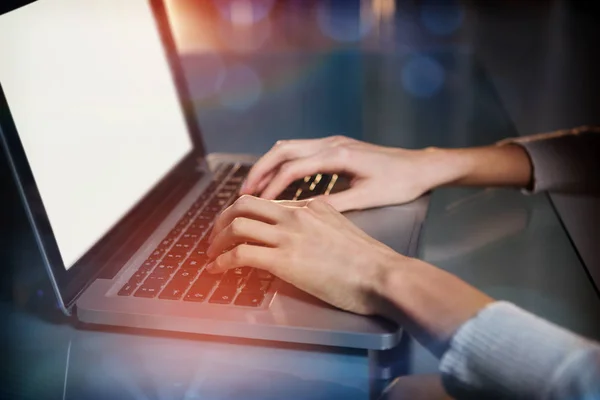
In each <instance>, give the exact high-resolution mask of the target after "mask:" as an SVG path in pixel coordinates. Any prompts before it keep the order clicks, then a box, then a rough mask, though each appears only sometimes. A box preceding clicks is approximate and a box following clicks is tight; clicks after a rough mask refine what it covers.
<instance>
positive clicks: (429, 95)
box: [0, 2, 600, 399]
mask: <svg viewBox="0 0 600 400" xmlns="http://www.w3.org/2000/svg"><path fill="white" fill-rule="evenodd" d="M290 3H294V2H290ZM334 3H335V2H334ZM383 3H385V2H383ZM317 8H318V7H317ZM189 12H190V13H191V12H192V11H189ZM315 12H316V14H315V15H316V17H315V18H317V21H319V18H321V19H322V18H324V17H322V16H321V17H319V15H320V14H319V13H323V12H324V11H322V10H321V11H319V10H318V9H317V11H315ZM403 18H406V19H407V20H409V17H407V16H404V17H403ZM290 21H291V22H289V24H290V26H292V25H293V23H295V22H294V20H290ZM424 21H425V22H422V23H423V24H425V25H427V22H426V19H425V20H424ZM296 22H297V21H296ZM417 22H418V21H417ZM417 22H415V24H416V23H417ZM320 24H321V25H320V26H321V27H323V26H326V25H323V22H321V23H320ZM317 25H318V24H317ZM392 25H393V24H392ZM377 26H379V25H377ZM386 26H387V25H385V24H384V25H382V27H380V28H381V29H380V30H377V31H375V30H373V29H375V28H372V30H371V31H369V32H368V34H366V35H365V36H364V37H356V38H355V39H360V40H353V38H352V37H350V38H349V39H348V38H346V37H338V39H339V40H338V42H339V43H337V44H333V45H332V44H328V45H327V46H313V45H310V46H304V47H302V46H299V47H298V48H294V49H289V48H284V49H281V48H275V49H271V48H267V49H264V50H261V51H252V52H248V51H245V52H241V53H240V52H236V51H233V50H232V49H227V51H225V50H224V51H220V52H216V51H206V50H202V49H201V48H200V47H194V46H192V45H190V46H188V47H187V48H184V49H182V60H183V62H184V66H185V69H186V74H187V77H188V81H189V85H190V88H191V92H192V96H193V97H194V101H195V107H196V110H197V113H198V116H199V119H200V123H201V126H202V129H203V135H204V140H205V142H206V144H207V148H208V151H209V152H244V153H254V154H260V153H262V152H264V151H266V150H268V149H269V147H270V146H271V145H272V144H273V143H274V142H275V141H276V140H280V139H288V138H311V137H321V136H327V135H330V134H345V135H348V136H351V137H355V138H359V139H362V140H367V141H370V142H374V143H379V144H385V145H391V146H403V147H409V148H418V147H424V146H452V147H457V146H469V145H480V144H488V143H493V142H494V141H497V140H499V139H502V138H505V137H509V136H517V135H518V134H519V133H518V132H516V131H515V129H514V127H513V125H512V123H511V121H510V119H509V117H508V116H507V114H506V112H505V110H504V106H503V104H502V103H501V102H500V100H499V99H498V97H497V95H496V91H495V89H494V87H493V85H492V84H491V81H490V79H489V77H488V76H487V75H486V71H485V69H484V68H483V67H482V65H481V64H480V63H479V62H478V61H477V57H476V55H474V54H473V52H472V51H471V49H470V48H469V47H468V46H463V45H461V44H460V43H458V44H457V43H451V44H444V45H435V46H432V45H429V44H427V43H424V44H422V45H414V46H403V45H398V39H397V37H398V33H394V35H396V36H392V38H391V39H390V42H386V41H385V40H384V39H381V38H380V39H379V40H374V39H372V38H373V36H374V35H376V33H377V34H380V33H381V32H384V33H385V32H386V31H385V29H388V28H386ZM270 29H273V27H272V26H271V28H270ZM323 29H324V32H329V31H327V29H325V28H323ZM271 32H272V30H271ZM331 32H333V33H331ZM331 32H329V34H330V35H333V36H334V37H335V35H338V34H340V33H339V32H342V33H343V32H344V31H343V30H342V31H339V30H338V31H336V30H333V31H331ZM182 37H183V36H182ZM382 37H383V36H382ZM180 39H181V38H180ZM346 39H348V40H346ZM415 40H416V39H415ZM300 41H301V40H300ZM332 41H333V39H332ZM192 42H193V41H192ZM192 44H193V43H192ZM234 50H235V49H234ZM3 163H4V161H3ZM2 167H3V168H4V167H5V165H3V166H2ZM2 173H3V174H4V175H6V173H5V171H3V172H2ZM393 183H394V182H393V181H390V185H391V184H393ZM6 193H7V194H6V196H7V198H10V199H12V205H13V206H14V210H13V211H12V214H11V219H10V221H11V224H9V225H8V226H10V227H11V230H10V232H3V247H4V248H10V249H11V251H10V252H7V254H6V256H4V255H3V261H4V260H6V261H4V262H5V265H8V266H9V267H12V269H13V270H14V274H13V275H12V277H11V278H10V281H9V282H8V283H6V282H5V283H4V284H3V291H4V292H7V293H8V295H6V296H4V297H3V299H5V300H3V302H2V303H1V304H0V318H2V319H3V320H4V323H3V324H4V328H3V329H1V330H0V336H1V337H2V342H3V343H8V344H9V346H10V347H9V349H8V351H6V352H5V355H7V356H8V361H9V362H8V363H3V365H2V373H1V375H2V378H3V379H5V380H6V384H3V385H2V388H1V389H0V390H2V391H3V396H6V397H11V398H32V399H37V398H44V399H46V398H47V399H51V398H52V399H63V398H68V399H87V398H115V399H117V398H118V399H229V398H246V399H279V398H294V399H309V398H310V399H313V398H322V399H329V398H345V399H362V398H368V397H369V396H370V395H371V396H372V395H373V390H374V389H373V386H372V379H371V378H372V377H373V372H374V369H373V365H372V364H370V360H369V354H368V353H367V352H366V351H361V350H352V349H343V348H325V347H318V346H302V345H291V344H284V343H268V342H257V341H245V340H239V339H228V338H217V337H204V336H193V335H172V334H168V333H160V332H147V331H144V332H142V331H130V330H124V329H119V330H112V329H94V330H91V329H89V328H87V327H82V326H79V325H78V324H77V323H76V322H74V321H72V320H67V319H65V318H63V317H62V316H61V315H60V314H59V313H58V311H57V310H56V309H55V307H54V304H55V300H54V299H53V294H52V293H51V291H50V289H49V288H48V284H47V282H45V279H44V272H43V270H42V269H41V267H40V261H39V259H38V258H39V256H38V254H37V250H36V249H35V245H34V243H33V239H32V236H31V233H30V232H29V231H28V228H27V224H26V221H25V219H24V215H22V214H23V213H22V211H21V210H19V208H18V199H17V198H16V195H15V194H14V193H9V192H6ZM420 257H422V258H423V259H425V260H426V261H428V262H430V263H432V264H434V265H437V266H439V267H440V268H443V269H446V270H448V271H450V272H452V273H454V274H456V275H458V276H459V277H461V278H462V279H464V280H466V281H467V282H469V283H471V284H473V285H474V286H476V287H478V288H479V289H481V290H483V291H484V292H486V293H488V294H490V295H491V296H493V297H495V298H498V299H505V300H509V301H512V302H515V303H516V304H518V305H519V306H522V307H524V308H525V309H527V310H530V311H533V312H535V313H537V314H538V315H540V316H542V317H545V318H547V319H549V320H551V321H554V322H556V323H559V324H561V325H563V326H565V327H567V328H569V329H572V330H574V331H576V332H578V333H581V334H584V335H586V336H589V337H592V338H596V339H598V338H600V323H599V322H598V318H597V311H596V310H597V309H598V305H599V301H598V300H599V299H598V297H597V294H596V292H595V291H594V287H593V285H592V284H591V282H590V280H589V278H588V276H587V275H586V271H585V268H584V266H583V265H582V264H581V262H580V261H579V258H578V256H577V253H576V252H575V250H574V248H573V246H572V245H571V243H570V241H569V237H568V235H567V234H566V232H565V231H564V229H563V227H562V225H561V223H560V220H559V219H558V217H557V215H556V213H555V211H554V209H553V207H552V204H551V202H550V201H549V199H548V197H547V196H546V195H545V194H539V195H534V196H527V195H524V194H522V193H520V192H519V191H516V190H500V189H498V190H496V189H488V190H483V189H458V188H448V189H441V190H436V191H435V192H434V193H433V195H432V199H431V205H430V209H429V212H428V216H427V220H426V223H425V229H424V233H423V237H422V240H421V248H420ZM4 289H5V290H4ZM447 295H448V296H453V293H448V294H447ZM401 350H402V351H401V352H399V354H398V358H397V360H396V365H397V366H399V368H398V371H401V372H402V373H410V374H416V373H435V372H437V360H436V359H435V358H434V357H433V356H432V355H430V354H429V353H428V352H427V351H426V350H425V349H424V348H422V347H421V346H420V345H419V344H418V343H416V342H414V341H413V340H412V339H409V338H407V339H406V340H405V341H404V342H403V347H402V349H401ZM371 356H373V354H371ZM372 359H373V358H371V360H372Z"/></svg>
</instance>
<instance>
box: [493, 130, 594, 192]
mask: <svg viewBox="0 0 600 400" xmlns="http://www.w3.org/2000/svg"><path fill="white" fill-rule="evenodd" d="M510 143H512V144H518V145H520V146H522V147H523V148H524V149H525V151H527V154H528V155H529V158H530V159H531V164H532V167H533V182H532V185H531V187H530V188H529V190H528V192H531V193H537V192H541V191H546V190H548V191H553V192H563V193H582V194H600V127H590V126H583V127H579V128H574V129H569V130H563V131H557V132H551V133H543V134H538V135H532V136H524V137H521V138H513V139H508V140H503V141H502V142H500V143H499V144H500V145H503V144H510Z"/></svg>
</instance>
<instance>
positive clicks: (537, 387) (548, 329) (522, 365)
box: [440, 302, 591, 399]
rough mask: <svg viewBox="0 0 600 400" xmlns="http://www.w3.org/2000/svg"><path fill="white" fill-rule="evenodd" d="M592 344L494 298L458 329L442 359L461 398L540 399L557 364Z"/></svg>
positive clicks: (447, 380)
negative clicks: (492, 301)
mask: <svg viewBox="0 0 600 400" xmlns="http://www.w3.org/2000/svg"><path fill="white" fill-rule="evenodd" d="M589 346H591V342H589V341H586V340H585V339H583V338H580V337H579V336H577V335H575V334H573V333H571V332H569V331H567V330H565V329H563V328H560V327H558V326H556V325H553V324H551V323H549V322H547V321H545V320H543V319H541V318H539V317H537V316H535V315H533V314H530V313H528V312H526V311H524V310H522V309H520V308H518V307H516V306H515V305H513V304H511V303H508V302H495V303H492V304H490V305H488V306H487V307H485V308H484V309H483V310H481V311H480V312H479V313H478V314H477V315H476V316H475V317H474V318H472V319H471V320H469V321H467V322H466V323H465V324H464V325H463V326H461V327H460V328H459V330H458V331H457V332H456V334H455V335H454V337H453V338H452V340H451V343H450V347H449V349H448V350H447V351H446V353H445V354H444V356H443V357H442V360H441V362H440V372H441V374H442V382H443V384H444V387H445V389H446V390H447V392H448V393H449V394H450V395H451V396H454V397H457V398H469V397H474V398H481V396H486V397H485V398H488V397H489V398H495V397H510V398H513V397H514V398H530V399H534V398H538V397H539V395H540V393H544V392H547V391H548V390H549V388H550V385H551V377H552V376H553V373H554V372H555V370H556V368H557V367H558V366H559V365H560V364H561V362H563V361H564V360H566V359H567V358H568V356H569V354H571V353H572V352H574V351H577V350H580V349H582V348H587V347H589Z"/></svg>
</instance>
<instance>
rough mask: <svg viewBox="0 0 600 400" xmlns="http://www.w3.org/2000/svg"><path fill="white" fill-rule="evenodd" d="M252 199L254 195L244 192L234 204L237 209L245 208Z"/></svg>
mask: <svg viewBox="0 0 600 400" xmlns="http://www.w3.org/2000/svg"><path fill="white" fill-rule="evenodd" d="M251 201H252V196H250V195H249V194H244V195H242V196H241V197H240V198H239V199H237V200H236V202H235V203H234V204H233V206H234V207H235V208H237V209H239V208H243V207H246V206H248V205H249V204H250V202H251Z"/></svg>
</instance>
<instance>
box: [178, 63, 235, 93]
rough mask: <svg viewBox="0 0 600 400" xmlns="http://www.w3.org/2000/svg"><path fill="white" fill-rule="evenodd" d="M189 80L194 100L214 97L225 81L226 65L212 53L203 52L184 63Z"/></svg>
mask: <svg viewBox="0 0 600 400" xmlns="http://www.w3.org/2000/svg"><path fill="white" fill-rule="evenodd" d="M184 67H185V69H186V73H187V74H188V75H189V76H191V77H193V79H190V80H189V88H190V93H191V95H192V97H193V98H194V99H205V98H207V97H210V96H212V95H214V94H215V93H216V91H217V88H218V85H219V82H220V81H221V80H223V75H224V74H225V65H224V64H223V61H222V60H221V57H220V56H219V55H218V54H216V53H212V52H202V53H198V54H195V55H193V56H190V57H189V60H187V62H186V63H184Z"/></svg>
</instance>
